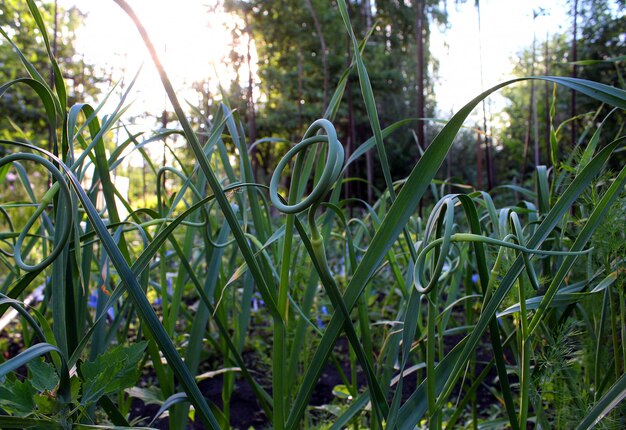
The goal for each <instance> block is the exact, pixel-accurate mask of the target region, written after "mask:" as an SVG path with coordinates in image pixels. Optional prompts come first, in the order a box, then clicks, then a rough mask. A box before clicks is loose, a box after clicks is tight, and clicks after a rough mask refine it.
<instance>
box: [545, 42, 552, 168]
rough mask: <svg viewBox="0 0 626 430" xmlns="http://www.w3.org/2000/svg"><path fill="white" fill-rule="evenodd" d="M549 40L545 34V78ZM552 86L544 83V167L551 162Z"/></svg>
mask: <svg viewBox="0 0 626 430" xmlns="http://www.w3.org/2000/svg"><path fill="white" fill-rule="evenodd" d="M549 39H550V34H549V33H547V32H546V46H545V53H544V56H545V69H546V76H549V75H550V51H549V49H550V48H549ZM552 85H553V84H550V83H549V82H546V83H545V86H546V93H545V99H544V110H545V112H544V123H545V132H544V137H543V138H544V140H545V141H546V143H545V145H546V166H548V167H549V166H550V161H551V157H550V88H551V87H552Z"/></svg>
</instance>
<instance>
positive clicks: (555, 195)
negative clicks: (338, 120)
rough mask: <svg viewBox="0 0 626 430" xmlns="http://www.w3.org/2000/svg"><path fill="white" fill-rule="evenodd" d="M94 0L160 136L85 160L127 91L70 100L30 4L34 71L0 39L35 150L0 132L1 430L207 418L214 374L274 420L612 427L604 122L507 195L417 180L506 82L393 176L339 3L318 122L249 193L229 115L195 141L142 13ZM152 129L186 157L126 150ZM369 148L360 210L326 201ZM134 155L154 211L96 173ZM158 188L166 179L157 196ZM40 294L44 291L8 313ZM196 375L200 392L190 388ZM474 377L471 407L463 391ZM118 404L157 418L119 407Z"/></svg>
mask: <svg viewBox="0 0 626 430" xmlns="http://www.w3.org/2000/svg"><path fill="white" fill-rule="evenodd" d="M115 1H116V3H117V4H118V5H119V6H120V7H122V8H123V9H124V10H125V11H126V12H127V14H128V15H129V17H130V18H131V19H132V21H133V22H134V24H135V26H136V27H137V29H138V30H139V33H140V35H141V37H142V38H143V40H144V42H145V44H146V46H147V49H148V50H149V51H150V53H151V55H152V59H153V60H154V64H155V66H156V68H157V69H158V71H159V74H160V77H161V81H162V83H163V86H164V88H165V91H166V93H167V95H168V97H169V100H170V102H171V103H172V105H173V107H174V110H175V113H176V115H177V119H178V122H179V124H180V129H177V130H162V131H159V132H157V133H154V134H153V135H150V136H147V135H145V134H141V133H140V134H132V133H130V132H129V133H128V134H127V135H126V138H121V139H120V141H119V143H118V144H117V146H115V147H114V148H111V150H110V152H108V153H107V150H106V148H107V147H109V146H110V135H111V133H112V131H113V130H116V129H117V132H118V133H119V135H120V136H122V135H123V133H124V128H123V126H121V127H120V125H119V124H120V120H121V118H123V116H124V113H125V104H124V98H125V96H124V97H123V98H122V100H121V101H120V103H119V105H118V106H117V108H116V109H115V110H114V111H113V112H110V113H108V114H106V115H103V114H102V112H101V111H102V105H100V106H95V107H93V106H91V105H89V104H76V105H73V106H68V105H67V93H66V90H65V84H64V82H63V78H62V76H63V74H62V71H61V70H60V69H59V67H58V65H57V63H56V61H55V59H54V57H53V55H52V51H51V48H50V43H49V40H48V38H47V32H46V28H44V25H43V20H42V18H41V16H40V14H39V11H38V9H37V7H36V5H35V3H34V1H33V0H28V5H29V8H30V12H31V13H32V15H33V16H34V18H35V20H36V22H37V23H38V26H39V30H40V31H41V35H42V39H43V41H42V43H44V44H45V46H46V48H47V50H48V53H49V56H50V65H51V67H52V69H53V70H54V85H49V83H48V81H47V79H46V78H45V77H44V76H43V75H42V71H39V70H36V69H35V68H34V67H33V66H32V64H31V63H29V61H28V57H27V56H26V55H24V54H22V52H21V51H20V49H19V48H25V47H19V48H18V47H17V46H15V50H16V55H19V56H20V58H21V60H22V63H23V65H24V68H25V72H26V75H25V76H26V77H23V78H18V79H15V80H13V81H10V82H6V83H2V85H1V86H0V96H3V95H5V94H6V93H8V92H10V91H12V90H13V88H14V87H16V86H18V85H19V86H26V87H30V89H32V91H34V92H35V93H36V94H37V95H38V96H39V98H40V100H41V102H42V104H43V106H44V110H45V111H44V112H42V113H44V114H45V117H46V119H47V121H48V124H49V126H50V130H51V134H50V136H51V142H50V143H51V146H50V147H51V148H52V151H48V150H46V149H44V148H45V147H47V142H30V141H28V140H26V139H24V138H23V137H22V136H20V135H19V131H15V133H14V135H15V136H16V137H15V138H14V139H13V140H4V141H2V142H1V143H2V145H3V146H4V147H5V149H6V150H7V155H4V156H3V157H2V158H1V159H0V174H1V177H2V178H3V181H4V180H5V179H4V178H6V175H7V173H8V172H9V171H11V172H15V173H16V174H17V175H18V177H19V185H20V186H21V187H22V189H23V192H24V194H23V195H24V196H25V197H23V198H22V199H20V200H11V199H10V198H8V197H5V201H3V202H2V204H1V206H0V212H1V214H2V219H3V221H2V222H3V229H4V230H3V232H2V233H1V238H2V247H1V248H0V252H1V255H0V262H1V264H2V283H1V285H0V316H5V315H8V314H9V313H10V311H11V310H15V311H17V314H18V315H19V319H16V322H14V323H13V325H10V326H9V327H8V328H5V329H4V332H3V334H2V336H3V343H2V346H3V350H4V351H3V352H4V354H2V355H1V356H0V357H2V358H0V360H2V362H1V364H0V379H1V380H2V386H1V387H0V427H2V428H30V427H32V428H77V429H78V428H80V429H90V428H103V427H102V426H106V428H110V426H117V427H133V426H134V427H137V426H144V427H152V426H154V425H155V423H156V420H157V419H159V418H160V417H161V416H162V415H163V414H164V413H165V412H168V413H169V418H168V420H169V428H172V429H182V428H186V427H187V426H188V425H189V422H190V419H192V420H194V421H196V422H198V423H201V427H202V428H213V429H220V428H228V427H229V423H230V422H231V418H232V413H233V412H234V411H231V399H233V396H234V395H235V394H236V389H237V388H236V387H237V384H236V381H238V380H244V381H245V382H246V383H247V384H248V385H249V386H250V387H251V389H252V391H253V392H254V395H255V397H256V400H257V402H258V405H259V406H260V408H261V409H262V410H263V413H264V415H265V417H266V418H267V421H268V423H271V424H268V426H271V427H272V428H275V429H278V430H283V429H296V428H330V429H341V428H354V429H358V428H372V429H381V428H391V429H396V428H397V429H414V428H416V427H418V428H430V429H441V428H446V429H452V428H459V427H470V428H502V427H510V428H512V429H514V430H518V429H526V428H529V426H530V427H533V426H534V427H535V428H539V427H541V428H578V429H587V428H591V427H593V426H595V425H597V424H598V423H600V425H604V426H606V427H612V428H624V426H625V425H626V421H625V415H624V405H623V403H621V402H622V400H623V398H624V397H625V396H626V376H625V372H624V370H625V369H624V365H625V363H626V349H625V348H626V346H625V345H626V342H624V340H625V339H624V337H625V336H626V334H625V331H624V327H626V321H625V318H626V311H625V299H624V243H626V240H625V239H626V238H625V237H624V229H623V226H624V213H625V212H624V209H625V207H624V205H625V202H626V200H625V197H624V194H623V186H624V182H625V181H626V168H622V169H621V170H620V171H619V172H612V173H607V172H605V170H604V169H605V165H606V164H607V161H608V160H609V158H610V157H611V156H612V154H613V153H614V152H615V151H617V150H623V141H624V136H623V135H620V136H612V137H611V138H612V142H611V143H609V144H607V145H605V146H603V147H599V145H598V142H599V136H600V135H601V133H602V132H603V130H602V125H600V126H596V125H594V126H593V127H594V128H592V129H589V130H587V132H586V133H585V134H583V138H581V141H580V148H581V149H580V151H578V154H579V156H578V157H569V158H568V157H566V161H560V160H559V159H558V158H557V157H556V156H555V157H554V158H553V160H552V161H553V166H554V167H552V168H551V169H547V168H546V167H544V166H538V167H537V170H536V172H535V181H534V189H533V190H526V189H520V188H516V191H517V192H519V193H520V195H521V196H522V197H521V200H520V201H519V202H515V204H513V205H510V206H504V207H496V206H495V205H494V203H493V198H494V195H493V192H492V194H490V193H487V192H484V191H482V190H476V191H471V192H458V193H456V192H455V193H448V194H445V193H443V192H442V193H439V192H438V191H439V190H438V188H436V187H435V186H434V185H432V184H433V182H432V181H433V179H434V178H435V175H436V174H437V172H438V170H439V168H440V166H441V165H442V163H443V161H444V159H445V157H446V155H447V153H448V151H449V150H450V148H451V146H452V143H453V141H454V139H455V136H456V135H457V133H458V132H459V129H460V128H461V127H462V125H463V122H464V121H465V120H466V118H467V117H468V115H469V114H470V113H471V111H472V110H473V109H474V108H475V107H476V106H477V105H478V104H479V103H481V101H482V100H483V99H485V98H486V97H488V96H489V95H490V94H491V93H493V92H494V91H497V90H498V89H500V88H502V87H504V86H507V85H512V84H514V83H515V82H517V81H519V80H521V79H516V80H512V81H508V82H505V83H502V84H500V85H497V86H495V87H493V88H491V89H489V90H487V91H485V92H484V93H482V94H480V95H478V96H477V97H476V98H475V99H473V100H472V101H470V102H469V103H468V104H467V105H465V106H464V107H463V108H462V109H461V110H460V111H459V112H458V113H456V114H455V115H454V116H453V117H452V118H451V119H450V120H449V121H448V122H447V123H446V125H445V126H444V127H443V129H442V130H441V131H440V132H439V134H438V135H437V136H436V137H435V138H434V139H433V141H432V142H430V144H429V145H428V147H427V149H426V150H425V152H424V153H423V154H422V156H421V157H420V159H419V160H418V161H417V162H416V164H415V167H414V169H413V171H412V173H411V174H410V175H409V176H408V177H407V178H405V179H404V180H402V181H399V182H397V183H392V181H391V174H390V171H389V166H388V162H387V157H386V152H385V145H384V139H385V137H386V136H388V135H389V134H391V133H393V132H394V131H395V130H397V129H398V128H400V127H403V126H407V125H408V124H409V123H410V121H408V120H403V121H399V122H398V123H395V124H392V125H390V126H388V127H387V128H384V129H383V128H381V125H380V123H379V121H378V116H377V113H376V103H375V99H374V94H373V93H372V89H371V85H370V82H369V78H368V73H367V69H366V66H365V62H364V59H363V56H362V55H363V50H364V49H365V46H366V44H365V41H364V40H358V39H357V38H356V36H355V34H354V32H353V31H352V27H351V24H350V20H349V16H348V10H347V7H346V4H345V2H344V1H343V0H340V1H338V2H337V5H338V7H339V8H340V11H341V15H342V18H343V23H344V24H345V28H346V31H347V33H348V35H349V37H350V38H351V41H352V51H353V52H352V54H353V63H352V64H351V65H350V66H349V67H348V68H347V70H346V71H345V73H344V74H343V75H342V76H341V79H340V80H339V84H338V86H337V88H336V90H335V93H334V95H333V97H332V99H331V101H330V103H329V106H328V109H327V111H326V112H325V113H324V115H323V117H322V118H320V119H318V120H317V121H315V122H313V123H312V124H311V126H310V127H309V128H308V130H307V131H306V133H305V134H304V136H303V138H302V140H301V141H300V142H299V143H297V144H295V145H293V146H291V149H290V150H289V151H288V152H287V153H286V154H285V155H284V157H283V158H282V159H281V160H280V161H279V162H278V164H277V166H276V170H275V172H274V175H273V176H272V178H271V181H270V182H269V184H263V183H259V182H257V181H256V179H255V177H254V174H253V172H254V171H253V168H252V164H251V161H250V157H249V149H250V147H251V146H252V144H254V143H255V142H249V141H247V140H246V136H245V132H244V128H243V125H242V122H241V120H240V118H239V114H238V113H237V112H236V111H234V110H232V109H231V108H230V107H229V105H228V104H227V103H226V102H224V103H223V104H222V105H220V106H219V109H218V110H216V111H215V112H213V119H212V121H210V122H208V121H207V130H208V131H209V133H208V135H203V136H201V135H200V134H199V133H197V132H196V131H195V130H194V129H193V127H192V126H191V124H190V122H189V120H188V119H187V117H186V113H185V112H184V111H183V109H182V107H181V105H180V103H179V101H178V99H177V96H176V94H175V92H174V90H173V88H172V86H171V84H170V81H169V79H168V77H167V74H166V71H165V70H164V68H163V66H162V65H161V63H160V62H159V59H158V57H157V56H156V54H155V51H154V48H153V47H152V44H151V43H150V39H149V36H148V35H147V33H146V32H145V30H144V29H143V27H142V25H141V23H140V21H139V20H138V18H137V17H136V16H135V14H134V13H133V12H132V10H131V9H130V7H129V6H128V5H127V4H126V3H125V2H124V0H115ZM3 36H4V37H5V39H6V40H7V41H8V42H9V43H10V37H9V35H7V34H5V33H3ZM33 43H35V42H34V41H33ZM350 73H355V74H356V75H358V79H359V84H360V86H361V90H362V91H361V92H362V94H363V98H364V103H365V106H366V107H367V114H368V116H369V119H370V125H371V129H372V138H371V139H369V140H368V141H366V142H363V143H362V144H361V146H359V148H358V149H357V150H356V151H355V152H354V153H353V154H351V155H350V157H349V158H348V159H346V158H345V156H344V151H343V146H342V145H341V142H340V136H337V133H336V131H335V128H334V126H333V121H334V119H335V115H336V113H337V109H338V105H339V103H340V101H341V100H342V98H343V95H344V88H345V86H346V81H347V78H348V75H349V74H350ZM526 79H537V80H544V81H547V82H551V83H553V84H554V85H561V86H564V87H566V88H569V89H571V90H573V91H577V92H579V93H582V94H585V95H587V96H589V97H592V98H594V99H596V100H597V101H598V102H599V103H604V104H608V105H611V106H614V107H615V110H614V111H613V112H612V113H611V115H615V116H619V115H623V110H624V109H625V108H626V92H625V91H623V90H621V89H617V88H614V87H609V86H606V85H602V84H599V83H594V82H589V81H584V80H580V79H573V78H562V77H547V76H546V77H531V78H526ZM127 91H128V90H127ZM553 114H554V113H553ZM172 134H178V135H182V136H183V137H184V139H185V140H186V143H187V145H188V148H189V150H190V151H191V153H192V154H193V162H191V163H189V162H181V161H180V159H179V158H177V154H176V153H175V152H174V151H172V156H173V157H174V158H175V159H176V162H175V163H174V164H173V165H172V166H164V167H158V166H157V165H155V164H154V163H153V162H152V160H150V158H149V157H148V153H147V151H146V149H147V148H148V147H150V145H155V144H162V142H163V141H164V140H165V139H166V138H167V137H168V136H170V135H172ZM258 144H264V145H271V144H272V141H271V140H265V141H260V142H258ZM551 145H552V153H553V155H554V154H557V153H558V152H559V151H562V150H563V149H562V148H561V146H562V144H561V143H560V142H559V134H558V129H557V128H556V125H555V127H553V131H552V141H551ZM228 148H235V149H236V151H235V152H233V151H232V149H231V152H230V153H229V150H228ZM369 150H376V151H377V153H378V156H379V159H380V162H381V166H380V168H381V169H382V172H383V174H384V178H385V181H386V189H385V190H384V192H383V193H382V194H381V195H380V196H379V198H378V200H377V201H376V202H373V203H371V202H369V203H368V202H364V201H357V200H355V199H354V198H351V196H347V197H345V196H342V193H341V190H342V184H343V183H344V182H345V181H348V180H350V179H351V178H346V177H345V174H344V173H345V168H346V166H347V165H349V164H350V163H353V162H354V161H355V160H356V159H358V158H359V157H361V156H363V154H365V153H366V151H369ZM132 151H137V152H139V153H140V154H141V155H142V156H143V157H144V158H145V161H146V164H147V165H148V166H149V169H150V170H151V177H153V178H154V180H155V181H156V184H157V193H156V205H154V206H151V207H149V206H144V207H141V206H140V205H138V202H137V201H135V202H133V201H129V200H126V199H124V198H123V196H122V195H121V193H120V192H119V190H117V189H116V188H115V186H114V184H113V181H112V175H113V174H114V172H115V170H116V168H118V167H119V166H120V164H121V163H122V162H123V160H124V158H125V157H128V156H129V153H130V152H132ZM233 157H234V159H235V160H236V162H235V163H232V162H231V159H233ZM90 168H93V169H94V174H93V175H92V178H91V179H89V178H88V176H87V171H88V170H89V169H90ZM37 169H45V171H46V172H47V175H48V176H49V178H50V185H49V187H46V189H45V190H44V191H45V192H44V193H43V195H42V192H41V191H40V188H41V186H40V185H35V181H33V180H32V178H31V173H32V172H34V171H36V170H37ZM286 171H288V172H289V173H290V174H289V178H288V184H287V181H286V180H285V178H286V177H287V176H286V174H285V172H286ZM164 178H167V179H168V180H171V181H172V183H174V184H176V185H175V187H174V188H175V191H174V190H173V189H172V187H170V189H169V190H165V189H164V188H163V187H162V186H161V184H162V183H163V180H164ZM429 191H430V192H432V194H433V197H434V198H435V202H436V203H435V204H434V205H433V206H432V207H429V208H426V210H425V217H424V218H423V219H422V218H420V217H419V216H418V214H417V213H418V211H417V209H418V206H419V204H420V201H421V200H422V199H423V197H424V195H425V194H426V193H427V192H429ZM5 196H8V194H5ZM98 199H102V201H103V202H104V204H103V205H99V204H98ZM145 201H146V198H145V196H144V199H143V202H144V203H145ZM349 208H353V210H354V213H357V214H359V216H358V217H356V218H353V217H351V216H350V213H351V212H350V210H349ZM354 208H356V209H354ZM126 212H127V213H128V214H129V215H128V216H125V217H122V216H121V215H120V214H121V213H126ZM24 214H26V216H27V217H28V218H27V220H26V221H24ZM620 226H621V227H620ZM40 285H42V286H43V287H42V288H41V292H40V294H41V295H42V297H43V300H42V301H41V303H40V304H37V305H35V306H29V305H27V304H26V303H25V298H26V297H28V296H30V295H31V294H32V293H33V292H34V291H35V290H37V288H38V286H40ZM12 328H15V329H17V330H18V331H19V332H20V333H21V336H20V337H19V351H17V352H15V351H14V349H9V342H8V341H6V340H5V339H6V338H7V337H8V334H7V333H9V332H10V330H11V329H12ZM13 342H14V341H13ZM328 365H330V366H334V368H335V369H336V370H337V372H338V373H339V375H340V377H341V378H342V380H343V384H340V385H337V386H336V387H335V389H334V390H333V392H334V394H335V396H336V400H335V401H334V402H332V404H328V405H325V406H323V407H313V406H310V401H311V396H312V394H313V392H314V390H315V388H316V384H317V382H318V380H319V378H320V375H321V374H322V372H323V371H324V369H325V368H326V367H327V366H328ZM144 370H145V371H144ZM142 371H143V373H142ZM142 375H143V376H142ZM218 377H220V378H221V380H222V384H221V400H222V402H221V405H220V406H218V405H217V404H215V403H212V402H210V401H209V400H208V399H207V398H206V397H205V396H204V395H203V393H202V392H201V390H200V388H199V385H198V384H199V383H200V382H201V381H203V380H206V379H209V380H211V381H212V382H211V383H217V382H215V381H217V379H214V378H218ZM140 381H141V382H140ZM146 381H151V382H152V385H151V386H146ZM484 387H486V388H484ZM485 390H487V392H490V393H491V394H492V395H493V397H492V398H491V399H485V398H483V399H481V398H480V396H481V395H485V394H484V393H485ZM403 393H404V395H403ZM407 393H408V394H407ZM480 393H483V394H480ZM133 398H137V399H140V400H143V401H144V402H146V403H154V404H157V405H158V406H159V410H158V412H157V413H156V414H155V415H153V416H151V417H147V418H146V417H140V418H138V419H134V420H130V406H131V400H132V399H133Z"/></svg>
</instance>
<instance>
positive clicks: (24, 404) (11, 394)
mask: <svg viewBox="0 0 626 430" xmlns="http://www.w3.org/2000/svg"><path fill="white" fill-rule="evenodd" d="M35 393H36V391H35V389H34V388H33V386H32V384H31V383H30V381H28V380H26V381H24V382H22V381H20V380H17V379H15V380H12V381H10V380H8V379H6V380H5V381H4V383H3V386H1V387H0V406H1V407H2V408H3V409H5V410H6V411H7V412H11V413H13V414H15V415H18V416H24V415H27V414H29V413H30V412H32V410H33V408H34V404H33V396H34V395H35Z"/></svg>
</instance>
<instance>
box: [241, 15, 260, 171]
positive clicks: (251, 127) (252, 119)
mask: <svg viewBox="0 0 626 430" xmlns="http://www.w3.org/2000/svg"><path fill="white" fill-rule="evenodd" d="M243 19H244V24H245V26H246V34H247V35H248V42H247V43H246V62H247V64H248V94H247V101H248V137H249V139H250V143H252V142H254V141H255V140H256V135H257V130H256V113H255V112H254V75H253V73H252V46H251V45H252V30H251V28H250V24H249V22H248V12H247V11H246V12H244V14H243ZM254 152H256V151H254ZM254 152H253V153H252V154H251V156H252V157H251V158H252V164H253V167H254V166H256V164H257V163H256V157H255V153H254Z"/></svg>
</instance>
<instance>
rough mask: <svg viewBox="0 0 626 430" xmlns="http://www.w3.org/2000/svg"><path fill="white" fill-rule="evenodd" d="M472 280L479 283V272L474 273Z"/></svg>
mask: <svg viewBox="0 0 626 430" xmlns="http://www.w3.org/2000/svg"><path fill="white" fill-rule="evenodd" d="M472 282H473V283H474V284H478V273H474V274H473V275H472Z"/></svg>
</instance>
